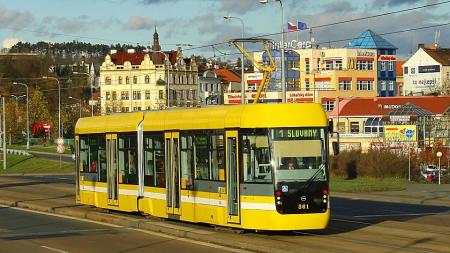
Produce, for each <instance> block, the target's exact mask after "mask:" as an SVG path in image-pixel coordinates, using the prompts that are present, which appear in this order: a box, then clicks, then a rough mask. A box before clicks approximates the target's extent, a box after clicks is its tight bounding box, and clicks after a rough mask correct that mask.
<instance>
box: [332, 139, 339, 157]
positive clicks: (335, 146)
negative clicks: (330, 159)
mask: <svg viewBox="0 0 450 253" xmlns="http://www.w3.org/2000/svg"><path fill="white" fill-rule="evenodd" d="M331 146H332V147H333V154H334V155H339V142H337V141H333V142H332V143H331Z"/></svg>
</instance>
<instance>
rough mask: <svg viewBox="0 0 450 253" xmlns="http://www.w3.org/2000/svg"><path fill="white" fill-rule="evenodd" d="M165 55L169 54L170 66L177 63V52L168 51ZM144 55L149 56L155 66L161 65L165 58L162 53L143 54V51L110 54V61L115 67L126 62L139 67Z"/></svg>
mask: <svg viewBox="0 0 450 253" xmlns="http://www.w3.org/2000/svg"><path fill="white" fill-rule="evenodd" d="M165 53H167V54H169V58H170V62H171V63H172V65H173V64H175V62H176V61H177V52H176V51H170V52H165ZM146 54H149V55H150V59H153V60H154V63H155V64H162V63H163V62H164V59H165V56H164V54H163V53H154V52H144V51H138V52H134V53H128V52H117V53H115V54H111V61H112V62H114V64H116V65H123V64H124V63H125V62H126V61H129V62H131V65H140V64H141V62H142V61H143V60H144V56H145V55H146ZM152 54H154V55H152Z"/></svg>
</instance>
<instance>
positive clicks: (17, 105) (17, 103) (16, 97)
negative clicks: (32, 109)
mask: <svg viewBox="0 0 450 253" xmlns="http://www.w3.org/2000/svg"><path fill="white" fill-rule="evenodd" d="M10 96H11V97H13V98H15V99H16V114H17V112H18V111H19V98H22V97H25V96H26V95H22V96H16V95H14V94H11V95H10Z"/></svg>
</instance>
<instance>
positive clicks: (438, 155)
mask: <svg viewBox="0 0 450 253" xmlns="http://www.w3.org/2000/svg"><path fill="white" fill-rule="evenodd" d="M436 156H437V157H438V161H439V162H438V173H439V174H438V180H439V184H441V156H442V152H441V151H438V152H437V153H436Z"/></svg>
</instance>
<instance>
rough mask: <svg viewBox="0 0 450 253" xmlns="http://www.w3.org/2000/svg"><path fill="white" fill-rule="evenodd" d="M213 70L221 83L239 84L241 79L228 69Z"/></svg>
mask: <svg viewBox="0 0 450 253" xmlns="http://www.w3.org/2000/svg"><path fill="white" fill-rule="evenodd" d="M213 70H214V73H216V75H217V77H218V78H219V79H220V80H221V81H222V82H223V83H229V82H236V83H240V82H241V78H240V77H239V76H238V75H236V74H235V73H233V72H232V71H230V70H228V69H225V68H218V69H213Z"/></svg>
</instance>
